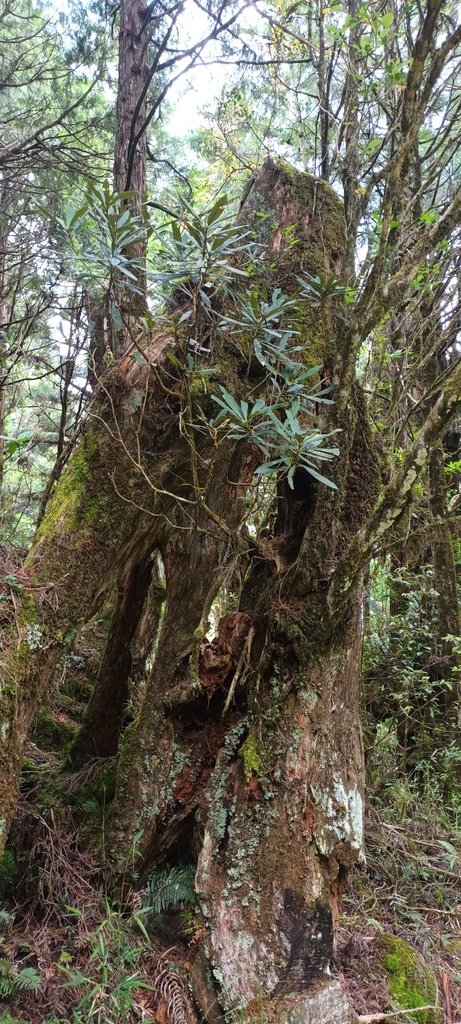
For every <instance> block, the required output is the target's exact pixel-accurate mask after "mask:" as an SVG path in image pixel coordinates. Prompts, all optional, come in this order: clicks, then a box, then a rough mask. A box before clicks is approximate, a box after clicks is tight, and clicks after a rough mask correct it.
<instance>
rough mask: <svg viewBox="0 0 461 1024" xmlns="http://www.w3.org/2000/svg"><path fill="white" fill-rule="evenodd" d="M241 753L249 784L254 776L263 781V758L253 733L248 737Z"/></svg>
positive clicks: (241, 748)
mask: <svg viewBox="0 0 461 1024" xmlns="http://www.w3.org/2000/svg"><path fill="white" fill-rule="evenodd" d="M239 753H240V756H241V758H242V761H243V771H244V773H245V778H246V780H247V782H250V780H251V779H252V777H253V775H256V778H257V779H261V778H262V771H261V758H260V755H259V751H258V745H257V742H256V739H255V737H254V736H253V735H252V733H251V732H250V733H249V735H248V736H247V738H246V740H245V743H243V744H242V746H241V747H240V751H239Z"/></svg>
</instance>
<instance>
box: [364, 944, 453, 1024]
mask: <svg viewBox="0 0 461 1024" xmlns="http://www.w3.org/2000/svg"><path fill="white" fill-rule="evenodd" d="M380 951H381V955H382V963H383V967H384V968H385V970H386V972H387V975H388V985H389V994H390V996H391V999H392V1001H393V1002H394V1003H395V1004H396V1005H397V1006H398V1007H400V1008H401V1009H402V1010H413V1009H415V1008H416V1007H418V1006H435V1004H436V1003H437V982H436V979H435V975H434V973H433V971H431V968H430V967H429V966H428V965H427V964H426V963H425V961H424V960H423V958H422V957H421V956H420V954H419V953H417V951H416V950H415V949H413V948H412V946H409V945H408V942H405V940H404V939H401V938H398V936H397V935H391V934H387V935H382V936H381V938H380ZM412 1020H415V1021H418V1024H441V1022H442V1020H443V1014H442V1011H441V1010H439V1009H434V1010H421V1012H420V1013H415V1014H412Z"/></svg>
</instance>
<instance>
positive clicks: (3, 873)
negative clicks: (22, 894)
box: [0, 847, 18, 899]
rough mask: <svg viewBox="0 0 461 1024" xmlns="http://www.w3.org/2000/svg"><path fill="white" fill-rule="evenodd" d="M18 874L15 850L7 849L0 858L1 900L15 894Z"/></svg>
mask: <svg viewBox="0 0 461 1024" xmlns="http://www.w3.org/2000/svg"><path fill="white" fill-rule="evenodd" d="M17 874H18V866H17V864H16V857H15V855H14V853H13V850H11V849H9V847H7V848H6V850H4V851H3V853H2V854H1V856H0V899H4V898H5V896H9V895H10V893H12V892H13V889H14V886H15V883H16V878H17Z"/></svg>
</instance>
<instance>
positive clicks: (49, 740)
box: [33, 710, 77, 753]
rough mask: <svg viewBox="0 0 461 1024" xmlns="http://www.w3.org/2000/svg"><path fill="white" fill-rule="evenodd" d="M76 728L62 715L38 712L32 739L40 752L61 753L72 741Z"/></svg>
mask: <svg viewBox="0 0 461 1024" xmlns="http://www.w3.org/2000/svg"><path fill="white" fill-rule="evenodd" d="M76 731H77V726H76V725H75V723H73V722H72V721H70V720H69V719H67V718H66V717H65V716H64V715H63V714H61V715H53V714H52V713H51V712H50V711H47V710H44V711H40V712H39V714H38V716H37V722H36V725H35V729H34V733H33V739H34V743H36V744H37V746H38V747H40V749H41V750H52V751H53V753H57V752H58V751H63V750H65V749H66V748H67V746H68V744H69V743H70V742H71V741H72V740H73V738H74V736H75V733H76Z"/></svg>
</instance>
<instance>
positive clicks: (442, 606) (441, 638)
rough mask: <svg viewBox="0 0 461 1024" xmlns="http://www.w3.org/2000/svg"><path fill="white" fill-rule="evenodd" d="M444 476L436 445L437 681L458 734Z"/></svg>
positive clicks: (453, 591) (432, 494)
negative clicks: (443, 685) (445, 682)
mask: <svg viewBox="0 0 461 1024" xmlns="http://www.w3.org/2000/svg"><path fill="white" fill-rule="evenodd" d="M444 485H445V474H444V471H443V448H442V446H441V445H438V446H437V447H436V448H435V449H434V451H433V452H432V455H431V459H430V463H429V504H430V509H431V512H432V516H433V540H432V557H433V564H434V588H435V590H436V591H437V615H438V629H437V633H438V642H439V649H440V655H441V658H442V663H441V665H440V667H439V677H440V678H443V679H447V677H448V679H450V677H451V682H452V686H451V689H444V690H443V695H442V701H443V705H444V709H445V712H446V714H447V715H448V721H447V728H448V729H449V730H450V731H451V729H453V728H454V730H455V734H456V735H457V736H458V737H459V735H460V732H461V691H460V682H459V669H460V659H459V655H457V654H456V652H455V649H454V647H453V641H452V640H450V639H449V637H459V636H461V616H460V609H459V599H458V583H457V577H456V563H455V558H454V552H453V541H452V537H451V534H450V528H449V526H448V523H447V521H446V505H445V486H444Z"/></svg>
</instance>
